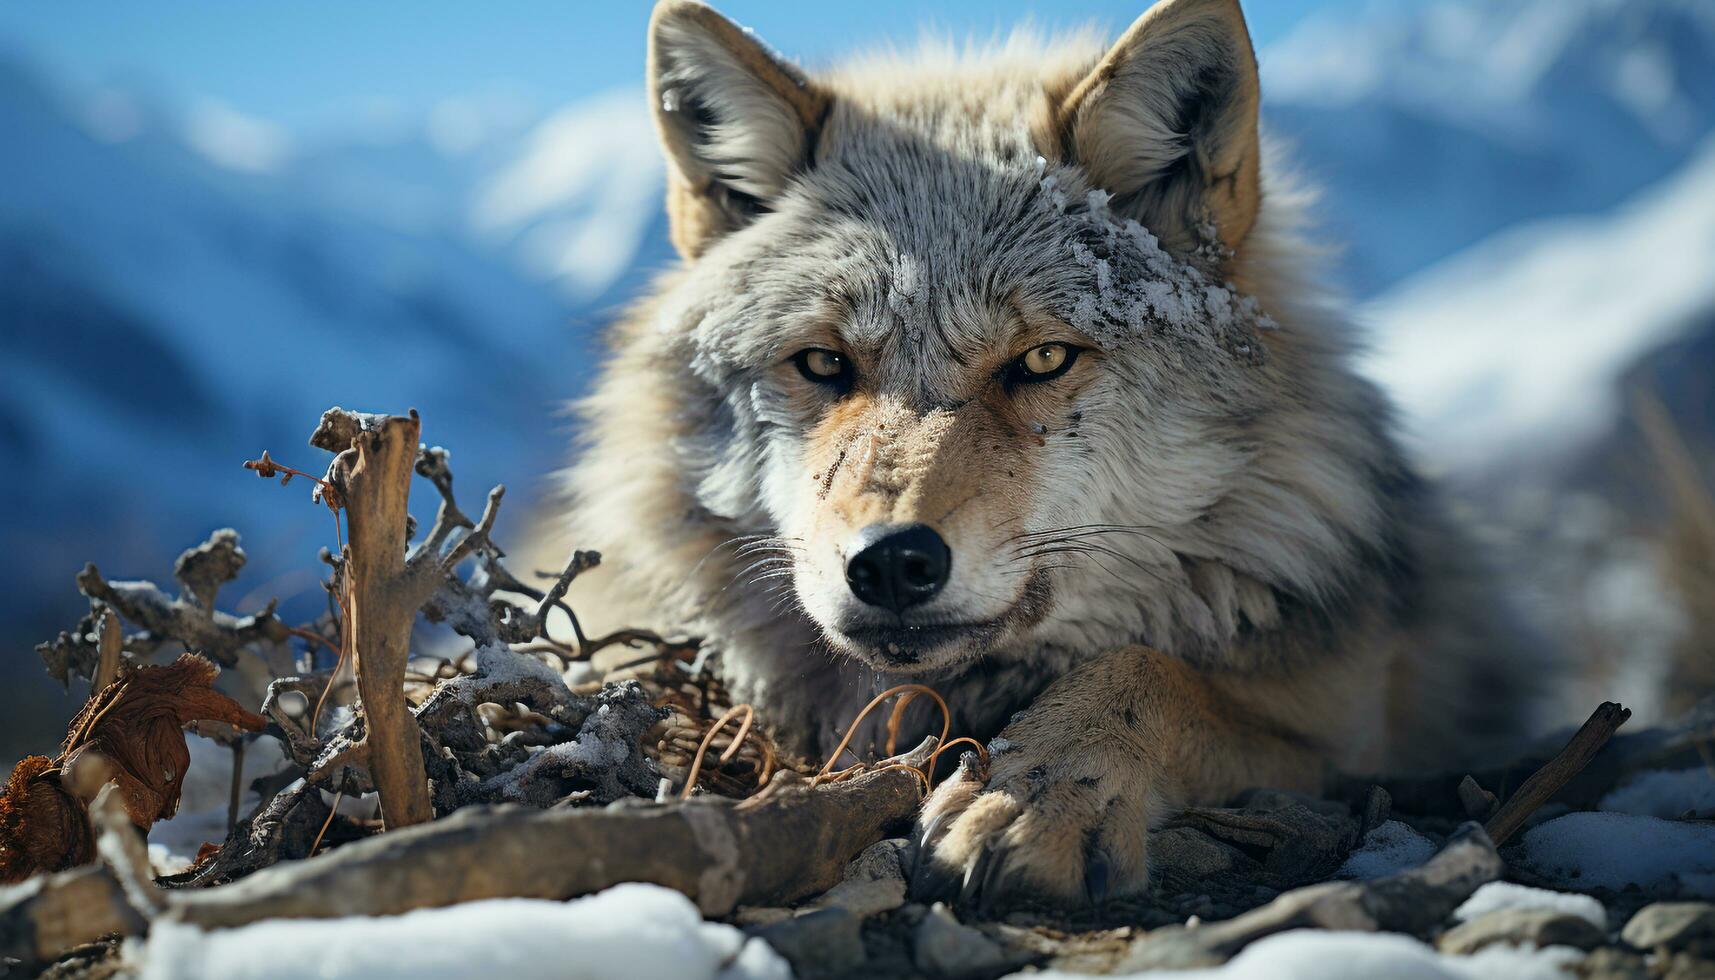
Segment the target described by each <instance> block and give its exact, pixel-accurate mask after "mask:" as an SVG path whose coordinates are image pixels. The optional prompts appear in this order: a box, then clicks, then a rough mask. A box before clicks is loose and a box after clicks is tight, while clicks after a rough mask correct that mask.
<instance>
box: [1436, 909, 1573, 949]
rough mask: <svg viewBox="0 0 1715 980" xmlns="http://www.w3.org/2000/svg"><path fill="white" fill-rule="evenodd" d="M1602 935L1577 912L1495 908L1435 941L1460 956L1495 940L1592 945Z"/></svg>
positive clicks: (1558, 944)
mask: <svg viewBox="0 0 1715 980" xmlns="http://www.w3.org/2000/svg"><path fill="white" fill-rule="evenodd" d="M1602 939H1603V931H1602V930H1601V929H1599V928H1597V926H1596V924H1595V923H1594V922H1591V921H1590V920H1589V919H1586V918H1585V917H1583V916H1581V915H1572V914H1569V913H1566V912H1557V911H1555V910H1553V909H1497V910H1495V911H1493V912H1490V913H1489V914H1487V915H1482V916H1478V917H1477V918H1475V919H1472V920H1471V921H1470V922H1466V923H1463V924H1461V925H1458V926H1455V927H1454V928H1452V929H1449V930H1447V931H1446V932H1444V933H1442V934H1441V938H1440V939H1439V940H1437V942H1436V945H1437V946H1438V947H1440V949H1441V951H1442V952H1444V953H1453V954H1455V955H1459V956H1463V955H1467V954H1470V953H1475V952H1476V951H1477V950H1479V949H1482V948H1483V947H1485V946H1492V945H1494V944H1495V943H1508V944H1511V945H1515V946H1518V945H1523V944H1525V943H1529V944H1531V945H1533V946H1538V947H1541V946H1574V947H1577V948H1578V949H1592V948H1594V947H1596V946H1598V945H1600V944H1601V942H1602Z"/></svg>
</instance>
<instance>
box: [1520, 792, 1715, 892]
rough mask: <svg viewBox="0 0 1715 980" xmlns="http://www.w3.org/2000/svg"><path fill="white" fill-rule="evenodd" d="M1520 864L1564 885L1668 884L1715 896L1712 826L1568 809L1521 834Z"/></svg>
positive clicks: (1618, 886) (1714, 828)
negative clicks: (1579, 811)
mask: <svg viewBox="0 0 1715 980" xmlns="http://www.w3.org/2000/svg"><path fill="white" fill-rule="evenodd" d="M1523 845H1524V849H1525V863H1526V864H1527V865H1528V866H1529V867H1530V868H1531V869H1532V870H1534V871H1535V872H1537V873H1538V874H1542V875H1545V876H1548V877H1551V878H1555V879H1558V880H1559V882H1560V883H1563V884H1565V885H1566V886H1567V887H1571V888H1578V889H1588V888H1611V889H1614V890H1619V889H1622V888H1625V887H1626V886H1627V885H1637V886H1639V887H1640V888H1648V889H1657V888H1672V887H1673V886H1674V883H1675V881H1676V880H1677V882H1678V884H1679V886H1680V888H1681V890H1683V891H1685V892H1687V893H1689V894H1692V895H1696V896H1699V897H1709V898H1715V825H1711V824H1707V823H1687V822H1678V821H1671V820H1662V819H1659V818H1657V817H1645V816H1636V815H1634V814H1627V813H1594V812H1581V813H1568V814H1566V815H1565V816H1563V817H1556V818H1555V819H1553V820H1550V821H1548V822H1547V823H1544V824H1540V825H1538V826H1536V827H1532V828H1531V829H1530V830H1528V831H1526V832H1525V835H1524V839H1523Z"/></svg>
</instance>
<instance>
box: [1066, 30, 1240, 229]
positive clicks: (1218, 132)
mask: <svg viewBox="0 0 1715 980" xmlns="http://www.w3.org/2000/svg"><path fill="white" fill-rule="evenodd" d="M1259 101H1260V99H1259V90H1258V87H1257V70H1256V55H1255V54H1254V53H1253V52H1252V50H1251V40H1250V32H1249V31H1247V30H1246V28H1245V19H1244V14H1243V13H1241V12H1240V11H1239V3H1238V0H1161V2H1159V3H1157V4H1156V5H1155V6H1153V7H1151V8H1150V9H1149V10H1148V11H1147V12H1146V13H1145V14H1144V15H1143V16H1142V17H1140V18H1138V20H1137V22H1136V23H1134V24H1132V26H1131V28H1130V29H1128V30H1127V31H1126V32H1125V36H1124V37H1122V38H1120V40H1119V43H1117V44H1115V45H1114V47H1113V48H1112V49H1111V50H1110V51H1109V52H1108V53H1107V55H1106V56H1104V57H1103V58H1102V60H1101V62H1100V63H1098V64H1097V65H1096V68H1095V70H1094V71H1092V72H1090V74H1088V75H1087V76H1085V77H1084V78H1083V79H1082V80H1081V81H1079V82H1078V83H1077V84H1075V85H1074V86H1073V87H1072V88H1071V89H1070V90H1069V91H1068V93H1067V94H1066V95H1065V96H1064V97H1063V98H1061V99H1060V100H1059V101H1058V103H1057V106H1056V108H1057V111H1056V113H1055V123H1056V129H1057V130H1058V133H1057V135H1058V137H1059V138H1060V140H1061V144H1062V146H1061V148H1062V152H1064V153H1067V154H1070V156H1071V157H1072V158H1073V160H1074V161H1076V162H1077V163H1079V164H1080V165H1082V166H1083V167H1084V169H1085V170H1086V171H1088V172H1089V173H1090V175H1091V176H1092V177H1093V178H1094V179H1095V181H1096V182H1097V183H1098V184H1099V185H1100V186H1101V187H1102V188H1103V189H1105V190H1107V191H1109V192H1110V193H1112V194H1113V195H1114V201H1113V202H1112V206H1113V207H1114V208H1115V209H1116V210H1119V211H1121V212H1122V213H1124V214H1126V215H1128V216H1130V217H1133V218H1136V219H1137V220H1138V222H1139V223H1141V224H1142V225H1144V227H1146V228H1148V229H1149V230H1150V231H1151V232H1153V233H1154V234H1155V235H1156V236H1157V237H1158V238H1160V239H1161V241H1162V243H1163V244H1164V245H1165V246H1167V247H1168V248H1170V249H1175V250H1181V251H1183V250H1189V249H1192V248H1195V247H1196V246H1197V245H1198V244H1200V239H1199V235H1198V231H1197V229H1198V226H1199V225H1200V224H1202V223H1203V222H1205V221H1213V222H1214V225H1215V228H1216V229H1217V232H1218V234H1219V236H1220V238H1221V241H1222V242H1223V243H1225V244H1226V246H1227V247H1228V248H1234V249H1236V248H1237V247H1238V245H1239V243H1240V242H1242V241H1243V240H1244V238H1245V235H1246V234H1247V233H1249V231H1250V229H1251V225H1252V224H1254V223H1255V222H1256V215H1257V206H1258V204H1259V202H1260V199H1261V188H1260V183H1259V179H1258V176H1259V175H1258V161H1259V157H1260V153H1259V150H1258V139H1257V105H1258V102H1259Z"/></svg>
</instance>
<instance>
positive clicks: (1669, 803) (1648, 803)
mask: <svg viewBox="0 0 1715 980" xmlns="http://www.w3.org/2000/svg"><path fill="white" fill-rule="evenodd" d="M1597 809H1599V810H1609V811H1612V812H1614V813H1631V814H1636V815H1638V816H1644V817H1661V818H1662V819H1664V820H1675V819H1678V818H1680V817H1683V816H1684V815H1685V814H1686V813H1689V812H1696V813H1698V814H1709V813H1715V773H1712V772H1710V771H1709V770H1708V769H1701V768H1699V769H1680V770H1658V771H1655V772H1646V773H1640V774H1638V775H1637V776H1636V777H1634V778H1632V779H1630V780H1628V781H1627V782H1626V784H1625V785H1624V786H1621V787H1620V788H1619V789H1616V790H1614V791H1613V792H1611V793H1609V794H1608V795H1607V796H1604V797H1602V802H1601V803H1599V804H1597Z"/></svg>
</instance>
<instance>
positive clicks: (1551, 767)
mask: <svg viewBox="0 0 1715 980" xmlns="http://www.w3.org/2000/svg"><path fill="white" fill-rule="evenodd" d="M1631 716H1632V713H1631V711H1630V710H1628V709H1626V708H1622V707H1620V706H1619V705H1618V704H1616V703H1614V702H1613V701H1604V702H1602V704H1601V705H1599V706H1598V707H1597V708H1596V710H1595V711H1594V712H1593V713H1591V715H1590V720H1588V721H1586V722H1585V723H1584V726H1583V727H1582V728H1580V729H1578V732H1577V734H1575V735H1573V736H1572V740H1571V741H1569V742H1567V743H1566V747H1565V748H1564V749H1561V750H1560V754H1559V755H1557V756H1555V757H1554V758H1552V759H1550V760H1548V764H1547V765H1545V766H1543V767H1542V768H1541V769H1538V770H1537V771H1536V772H1535V773H1534V774H1533V775H1532V776H1531V777H1530V778H1529V779H1527V780H1525V781H1524V785H1522V786H1520V787H1519V788H1518V792H1516V793H1514V794H1513V795H1512V796H1511V797H1508V799H1507V801H1506V803H1504V804H1502V805H1501V808H1500V810H1498V811H1496V813H1495V815H1494V816H1493V817H1491V818H1489V822H1488V825H1487V830H1488V832H1489V838H1490V839H1491V840H1493V841H1494V842H1495V845H1496V846H1499V845H1501V844H1505V843H1506V842H1507V840H1508V838H1510V837H1512V835H1513V834H1516V833H1518V830H1519V828H1520V827H1523V826H1524V822H1525V821H1526V820H1528V819H1529V818H1530V815H1531V814H1533V813H1535V812H1536V811H1537V809H1538V808H1540V807H1541V806H1542V805H1543V804H1544V803H1547V802H1548V801H1549V800H1551V799H1553V798H1554V794H1555V793H1558V792H1560V788H1561V787H1562V786H1565V785H1566V784H1567V782H1569V781H1570V780H1571V779H1572V777H1574V776H1576V775H1578V774H1579V773H1580V772H1583V771H1584V767H1585V766H1587V765H1589V764H1590V760H1591V759H1594V758H1595V757H1596V753H1597V752H1599V751H1601V749H1602V746H1604V745H1606V744H1608V739H1610V738H1612V737H1613V736H1614V731H1615V730H1616V729H1618V728H1619V727H1620V726H1621V725H1623V724H1625V723H1626V719H1627V718H1630V717H1631Z"/></svg>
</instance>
